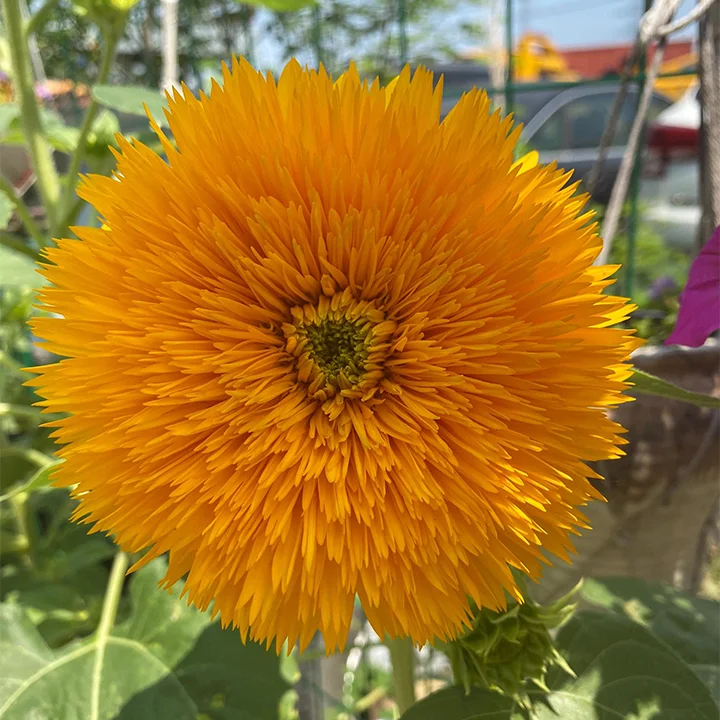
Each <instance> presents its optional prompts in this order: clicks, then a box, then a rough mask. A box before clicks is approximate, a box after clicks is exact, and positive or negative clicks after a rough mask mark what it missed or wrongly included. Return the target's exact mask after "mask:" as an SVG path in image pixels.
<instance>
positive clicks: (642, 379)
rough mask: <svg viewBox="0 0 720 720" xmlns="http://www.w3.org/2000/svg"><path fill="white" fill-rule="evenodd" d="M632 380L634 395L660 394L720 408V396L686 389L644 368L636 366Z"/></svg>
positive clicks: (702, 405)
mask: <svg viewBox="0 0 720 720" xmlns="http://www.w3.org/2000/svg"><path fill="white" fill-rule="evenodd" d="M630 381H631V382H632V383H633V384H634V387H633V388H632V389H631V390H630V393H631V394H632V395H637V394H638V393H640V394H641V395H659V396H660V397H665V398H670V399H671V400H682V401H683V402H687V403H691V404H692V405H697V406H698V407H706V408H716V409H717V408H720V397H713V396H712V395H703V394H702V393H698V392H693V391H691V390H684V389H683V388H681V387H679V386H678V385H675V384H673V383H671V382H668V381H667V380H663V379H662V378H659V377H655V375H651V374H650V373H646V372H645V371H644V370H638V369H637V368H635V370H634V372H633V375H632V377H631V378H630Z"/></svg>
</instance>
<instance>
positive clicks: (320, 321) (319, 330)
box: [282, 290, 397, 402]
mask: <svg viewBox="0 0 720 720" xmlns="http://www.w3.org/2000/svg"><path fill="white" fill-rule="evenodd" d="M396 328H397V324H396V323H395V322H394V321H392V320H388V319H386V318H385V313H384V312H383V311H382V310H380V309H378V308H377V307H376V306H375V303H374V302H371V301H367V300H356V299H355V298H354V297H352V294H351V293H350V291H349V290H345V291H343V292H341V293H333V294H331V295H324V294H323V295H321V296H320V297H319V298H318V300H317V303H313V304H310V303H308V304H307V305H302V306H300V305H296V306H295V307H293V308H292V309H291V310H290V318H289V321H288V322H286V323H284V324H283V326H282V332H283V334H284V336H285V351H286V352H287V353H288V354H289V355H290V356H292V359H293V365H294V369H295V372H296V378H297V382H299V383H302V384H304V385H306V386H307V393H308V396H309V397H311V398H313V399H314V400H319V401H321V402H325V401H329V400H330V399H331V398H336V399H337V400H339V399H341V398H342V397H346V398H352V397H355V398H369V397H372V396H373V395H374V394H375V391H376V387H377V385H378V383H379V382H380V381H381V380H382V379H383V377H384V376H385V372H384V369H383V362H384V360H385V358H386V356H387V354H388V352H389V350H390V347H391V338H392V336H393V334H394V332H395V330H396Z"/></svg>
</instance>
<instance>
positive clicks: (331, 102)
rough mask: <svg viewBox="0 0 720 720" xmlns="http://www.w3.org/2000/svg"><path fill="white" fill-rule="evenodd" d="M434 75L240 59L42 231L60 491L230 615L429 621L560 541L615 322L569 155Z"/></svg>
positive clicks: (581, 494) (569, 521) (616, 336)
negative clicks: (58, 231)
mask: <svg viewBox="0 0 720 720" xmlns="http://www.w3.org/2000/svg"><path fill="white" fill-rule="evenodd" d="M441 92H442V83H440V84H439V85H438V87H437V89H433V79H432V75H431V74H430V73H429V72H427V71H424V70H418V71H417V72H416V73H415V75H414V76H413V77H412V79H411V77H410V72H409V70H407V69H406V70H404V71H403V73H402V74H401V75H400V77H399V78H398V80H397V81H396V82H394V83H393V85H392V87H391V88H387V89H382V88H381V87H380V86H379V84H378V83H377V81H376V82H374V83H372V84H367V83H365V82H362V81H361V80H360V78H359V76H358V73H357V71H356V70H355V68H354V67H352V68H351V69H350V70H349V72H348V73H347V74H345V75H344V76H342V77H341V78H340V79H339V80H338V81H337V82H335V83H333V81H332V80H331V79H330V78H329V77H328V76H327V75H326V74H325V72H324V71H322V70H321V71H320V72H319V73H317V72H314V71H310V70H302V69H301V68H300V66H299V65H298V64H297V63H295V62H291V63H290V64H289V65H288V66H287V68H286V69H285V70H284V72H283V73H282V75H281V77H280V78H279V80H278V82H277V84H276V83H275V81H274V80H273V78H272V77H271V76H269V75H268V76H267V77H264V76H263V75H261V74H259V73H257V72H255V71H254V70H253V69H252V68H251V67H250V66H249V65H248V64H247V63H245V62H241V63H235V64H234V65H233V68H232V71H230V70H228V69H226V70H225V72H224V84H223V86H218V85H215V86H214V87H213V89H212V92H211V94H210V96H209V97H206V96H204V95H202V96H201V97H200V98H199V99H196V98H194V97H192V96H191V94H190V93H189V91H188V90H187V89H184V90H183V94H180V93H176V94H175V95H174V97H172V98H171V99H170V108H169V112H168V119H169V124H170V127H171V129H172V133H173V135H174V138H175V140H176V142H177V148H175V147H174V146H173V145H172V144H171V143H169V142H168V141H167V140H166V139H165V138H164V136H163V135H162V132H161V131H160V129H159V128H158V127H157V126H156V125H155V124H153V126H154V128H155V130H156V132H157V133H158V135H159V136H160V139H161V141H162V143H163V145H164V147H165V151H166V153H167V158H168V161H167V162H165V161H164V160H162V159H161V158H160V157H158V156H157V155H156V154H154V153H153V152H152V151H151V150H149V149H148V148H147V147H145V146H144V145H142V144H141V143H138V142H134V143H130V142H128V141H125V140H122V141H121V152H120V153H119V154H118V167H117V174H116V177H115V178H114V179H110V178H104V177H90V178H88V179H87V180H86V181H85V182H84V184H83V185H82V188H81V194H82V197H84V198H85V199H87V200H88V201H89V202H91V203H92V204H93V205H94V206H95V207H96V208H97V210H98V211H99V213H100V215H101V216H102V218H103V220H104V222H105V223H106V229H89V228H80V229H78V230H77V233H78V235H79V236H80V238H81V240H82V242H77V241H74V240H61V241H60V242H59V243H58V247H57V248H56V249H52V250H49V251H48V253H47V256H48V260H49V263H48V264H47V265H46V266H45V269H44V273H45V275H46V276H47V278H48V279H49V280H50V281H51V282H52V283H53V285H54V287H49V288H48V289H45V290H44V291H43V295H42V297H43V301H44V304H45V306H46V308H47V309H49V310H52V311H54V312H56V313H58V314H60V315H61V316H62V317H61V318H49V319H39V320H36V321H35V329H36V331H37V334H38V335H39V336H41V337H43V338H45V339H46V340H47V347H48V349H49V350H51V351H53V352H55V353H58V354H60V355H63V356H65V358H66V359H64V360H62V361H61V362H59V363H57V364H55V365H50V366H47V367H44V368H42V369H41V370H40V376H39V377H38V378H36V379H35V380H34V381H33V384H34V385H35V387H37V390H38V392H39V393H40V394H41V395H42V396H43V397H44V398H46V400H45V401H44V405H45V406H46V408H47V409H48V410H49V411H52V412H64V413H68V414H69V415H68V417H67V418H66V419H64V420H61V421H60V422H58V423H57V430H56V431H55V435H56V437H57V440H58V441H59V442H60V443H62V444H63V445H64V446H65V447H64V448H63V449H62V450H61V451H60V455H61V456H62V457H63V458H64V459H65V462H64V463H63V464H62V465H60V466H59V469H58V471H57V475H56V482H57V483H58V484H59V485H77V487H76V489H75V494H76V496H77V497H78V498H79V499H80V505H79V509H78V512H77V516H78V518H82V519H83V520H84V521H85V522H88V523H92V524H93V526H94V528H95V529H96V530H101V531H105V532H108V533H113V534H114V535H115V537H116V538H117V541H118V542H119V543H120V544H121V545H122V547H124V548H126V549H127V550H129V551H139V550H141V549H143V548H147V547H150V548H151V550H150V552H149V553H148V554H147V555H146V556H145V559H148V558H150V557H153V556H156V555H158V554H160V553H165V552H169V569H168V574H167V577H166V582H167V584H168V585H169V584H171V583H173V582H174V581H175V580H177V579H178V578H179V577H180V576H182V575H184V574H186V573H187V580H186V584H185V587H186V588H187V592H188V595H189V598H190V600H191V601H192V602H193V603H195V604H196V605H197V606H199V607H200V608H206V607H208V605H209V604H210V603H211V602H213V607H214V610H215V611H216V612H219V613H220V616H221V619H222V621H223V622H224V623H226V624H227V623H233V624H234V625H235V626H237V627H239V628H240V629H241V630H242V631H243V632H246V631H249V633H250V635H251V636H252V637H253V638H256V639H265V640H268V641H270V640H272V638H277V642H278V645H280V644H282V642H283V641H284V640H286V639H288V640H289V641H290V643H291V644H292V643H293V642H295V641H296V640H299V641H300V643H301V645H303V646H304V645H306V644H307V643H308V642H309V641H310V639H311V638H312V637H313V635H314V633H315V632H316V631H317V630H320V631H322V633H323V634H324V637H325V642H326V646H327V647H328V648H330V649H332V648H334V647H335V646H336V645H342V644H343V643H344V641H345V638H346V634H347V630H348V626H349V623H350V619H351V614H352V609H353V600H354V597H355V596H356V594H357V595H359V597H360V599H361V600H362V602H363V605H364V609H365V612H366V614H367V616H368V618H369V620H370V622H371V623H372V624H373V626H374V627H375V629H376V630H377V631H378V632H379V633H380V634H381V635H382V634H383V633H385V632H387V633H389V634H390V635H393V636H394V635H398V634H400V635H402V634H407V635H410V636H412V638H413V639H414V640H415V641H416V642H417V643H423V642H425V641H428V640H430V639H432V638H433V637H435V636H439V637H451V636H453V635H455V634H457V633H459V632H460V631H461V630H462V628H463V626H465V625H466V624H467V623H468V622H469V614H468V613H469V608H470V604H469V603H470V601H472V602H474V603H476V604H477V605H478V606H486V607H490V608H492V609H498V610H499V609H501V608H503V607H505V604H506V595H505V591H506V590H507V591H508V592H509V593H510V594H511V595H512V596H514V597H516V598H517V599H520V598H521V594H520V592H519V591H518V589H517V586H516V585H515V582H514V580H513V576H512V574H511V570H510V568H511V567H514V568H518V569H520V570H521V571H522V572H524V573H526V574H528V575H530V576H532V577H537V576H538V575H539V574H540V558H541V556H542V554H543V549H545V550H547V551H549V552H551V553H554V554H555V555H558V556H560V557H562V558H567V552H568V551H569V550H571V549H572V545H571V543H570V541H569V539H568V535H569V533H572V532H577V530H576V528H577V527H586V520H585V518H584V516H583V515H582V513H581V512H580V510H579V509H578V508H579V507H580V506H582V505H584V504H585V503H586V502H587V501H588V500H590V499H591V498H594V497H598V496H599V494H598V493H597V491H596V490H594V489H593V487H592V485H591V483H590V481H589V478H590V477H592V476H593V473H592V471H591V470H589V468H588V467H587V465H586V464H585V463H586V461H596V460H601V459H605V458H613V457H616V456H617V455H619V454H620V450H619V449H618V445H619V444H620V442H621V440H620V438H619V436H618V433H619V432H620V431H621V428H620V427H619V426H618V425H616V424H615V423H614V422H612V421H611V420H610V419H609V418H608V417H607V415H606V410H607V409H608V408H609V407H612V406H614V405H615V404H617V403H619V402H621V401H622V400H623V399H625V396H624V395H622V391H623V390H624V388H625V387H626V382H625V381H626V380H627V378H628V377H629V375H630V369H629V366H628V365H627V364H626V363H625V361H626V359H627V357H628V355H629V353H630V351H631V350H632V349H633V348H634V347H635V346H636V344H637V343H636V341H635V340H634V339H633V338H632V337H630V336H629V335H628V334H627V333H626V332H625V331H622V330H616V329H613V328H612V327H611V326H612V325H613V324H614V323H616V322H618V321H620V320H622V319H624V318H625V317H626V316H627V313H628V309H629V308H628V306H627V305H626V304H625V301H623V300H621V299H619V298H615V297H612V296H609V295H607V294H605V293H603V290H604V288H605V287H607V286H608V285H609V284H610V282H611V281H609V280H608V279H607V278H608V277H609V276H610V275H611V274H612V272H613V268H606V267H600V268H598V267H593V266H592V262H593V259H594V258H595V256H596V255H597V254H598V252H599V250H600V247H601V242H600V240H599V238H598V236H597V234H596V232H595V226H594V225H591V224H589V222H588V221H589V217H590V216H589V215H587V214H581V212H582V208H583V205H584V202H585V198H583V197H575V196H574V195H573V193H574V187H567V186H566V183H567V179H568V176H567V175H566V174H563V173H562V172H560V171H558V170H557V169H555V168H554V167H552V166H550V167H539V166H536V165H533V163H532V162H526V163H524V164H520V165H516V164H515V163H514V162H513V149H514V147H515V144H516V141H517V139H518V130H517V129H515V130H513V127H512V121H511V120H510V119H503V118H502V117H501V116H500V114H499V113H493V114H491V113H490V102H489V100H488V98H487V96H486V95H485V94H484V93H481V92H478V91H473V92H470V93H468V94H467V95H466V96H465V97H464V98H463V99H462V100H461V101H460V102H459V103H458V105H457V106H456V107H455V109H454V110H453V111H452V112H451V113H450V114H449V115H448V117H447V118H446V119H445V120H444V121H443V122H442V123H440V122H439V115H440V101H441Z"/></svg>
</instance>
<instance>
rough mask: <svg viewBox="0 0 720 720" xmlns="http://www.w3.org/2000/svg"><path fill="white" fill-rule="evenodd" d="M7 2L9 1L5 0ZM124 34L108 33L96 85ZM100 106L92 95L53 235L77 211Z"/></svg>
mask: <svg viewBox="0 0 720 720" xmlns="http://www.w3.org/2000/svg"><path fill="white" fill-rule="evenodd" d="M5 1H6V2H7V0H5ZM121 34H122V33H116V32H107V33H106V34H105V43H104V47H103V55H102V60H101V61H100V71H99V73H98V76H97V78H96V80H95V84H96V85H102V84H103V83H104V82H105V81H106V80H107V78H108V75H109V74H110V68H111V67H112V64H113V60H114V59H115V50H116V49H117V44H118V39H119V38H120V35H121ZM99 109H100V105H99V104H98V102H97V100H95V98H94V97H92V95H91V96H90V105H88V109H87V110H86V111H85V117H84V118H83V122H82V125H81V126H80V135H79V137H78V142H77V146H76V147H75V152H74V153H73V155H72V158H71V160H70V167H69V169H68V173H67V183H66V185H65V193H64V195H63V201H62V206H61V207H62V211H61V218H60V222H59V223H58V224H57V225H54V226H53V235H54V236H55V237H62V236H63V235H64V234H65V232H66V231H67V229H68V225H69V224H70V222H72V214H73V212H74V211H75V209H76V205H75V188H76V187H77V181H78V173H79V172H80V165H81V164H82V161H83V158H84V157H85V153H86V151H87V143H88V136H89V135H90V131H91V130H92V125H93V122H94V121H95V116H96V115H97V112H98V110H99Z"/></svg>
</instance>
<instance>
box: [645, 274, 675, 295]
mask: <svg viewBox="0 0 720 720" xmlns="http://www.w3.org/2000/svg"><path fill="white" fill-rule="evenodd" d="M676 287H677V285H676V283H675V280H674V279H673V278H672V277H670V275H663V276H662V277H659V278H658V279H657V280H656V281H655V282H654V283H653V284H652V287H651V288H650V292H649V293H648V294H649V296H650V299H651V300H660V299H662V298H663V297H664V296H665V295H667V294H668V293H670V292H672V291H673V290H675V288H676Z"/></svg>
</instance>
